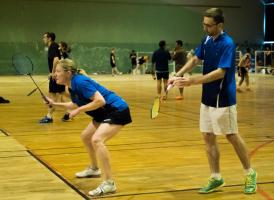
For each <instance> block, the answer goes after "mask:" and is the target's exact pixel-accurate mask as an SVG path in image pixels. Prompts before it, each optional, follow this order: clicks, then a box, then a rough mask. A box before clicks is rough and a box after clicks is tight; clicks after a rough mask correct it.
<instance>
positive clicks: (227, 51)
mask: <svg viewBox="0 0 274 200" xmlns="http://www.w3.org/2000/svg"><path fill="white" fill-rule="evenodd" d="M234 52H235V48H234V44H233V43H228V44H225V46H224V49H223V51H222V56H221V58H220V61H219V64H218V68H230V67H232V66H234V65H235V64H234V60H235V59H234V57H235V56H234V55H235V53H234ZM232 62H233V63H232Z"/></svg>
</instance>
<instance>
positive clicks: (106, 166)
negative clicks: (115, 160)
mask: <svg viewBox="0 0 274 200" xmlns="http://www.w3.org/2000/svg"><path fill="white" fill-rule="evenodd" d="M122 127H123V126H122V125H116V124H108V123H102V124H100V125H99V127H98V128H97V130H96V131H95V133H94V135H93V136H92V138H91V143H92V146H93V149H94V150H95V152H96V155H97V157H98V159H99V160H100V162H101V164H102V169H103V171H104V176H105V178H104V179H105V180H110V179H111V178H112V174H111V166H110V156H109V151H108V149H107V147H106V145H105V142H106V141H108V140H109V139H110V138H112V137H113V136H115V135H116V134H117V133H118V132H119V131H120V130H121V128H122Z"/></svg>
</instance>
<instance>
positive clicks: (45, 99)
mask: <svg viewBox="0 0 274 200" xmlns="http://www.w3.org/2000/svg"><path fill="white" fill-rule="evenodd" d="M41 95H42V98H43V99H44V101H45V102H46V103H48V104H49V101H48V100H47V98H46V97H45V95H44V94H43V93H41ZM49 107H50V108H52V105H49Z"/></svg>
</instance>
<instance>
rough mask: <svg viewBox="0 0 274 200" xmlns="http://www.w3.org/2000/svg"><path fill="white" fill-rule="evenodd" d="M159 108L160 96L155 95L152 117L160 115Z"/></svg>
mask: <svg viewBox="0 0 274 200" xmlns="http://www.w3.org/2000/svg"><path fill="white" fill-rule="evenodd" d="M159 110H160V98H159V97H155V98H154V100H153V104H152V108H151V119H155V118H156V117H157V116H158V114H159Z"/></svg>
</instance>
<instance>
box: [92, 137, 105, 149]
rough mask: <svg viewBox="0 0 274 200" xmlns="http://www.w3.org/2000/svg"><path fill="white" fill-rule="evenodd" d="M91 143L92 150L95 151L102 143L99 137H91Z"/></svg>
mask: <svg viewBox="0 0 274 200" xmlns="http://www.w3.org/2000/svg"><path fill="white" fill-rule="evenodd" d="M91 143H92V146H93V148H95V149H97V148H98V147H100V146H101V145H102V144H103V141H102V139H101V138H100V137H96V136H93V137H92V139H91Z"/></svg>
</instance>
